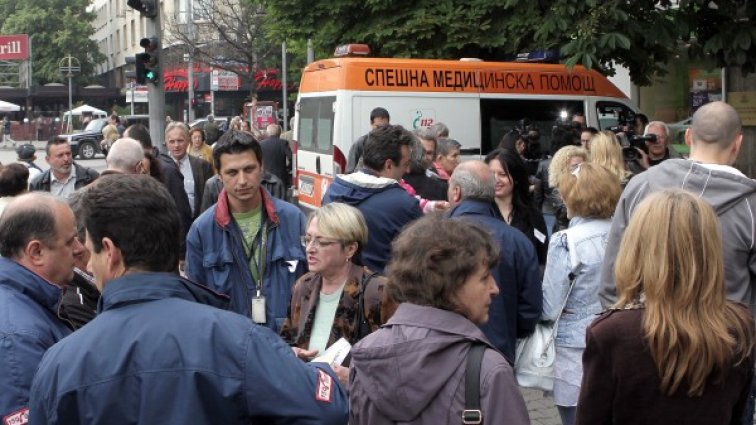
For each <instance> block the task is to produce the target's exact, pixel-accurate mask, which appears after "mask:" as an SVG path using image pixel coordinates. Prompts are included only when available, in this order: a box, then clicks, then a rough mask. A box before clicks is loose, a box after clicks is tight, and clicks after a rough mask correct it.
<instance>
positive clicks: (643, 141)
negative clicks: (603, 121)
mask: <svg viewBox="0 0 756 425" xmlns="http://www.w3.org/2000/svg"><path fill="white" fill-rule="evenodd" d="M628 138H629V146H625V144H624V143H623V146H625V147H624V149H623V150H622V153H623V155H624V156H625V165H626V168H627V169H629V170H630V171H631V172H632V173H633V174H638V173H641V172H643V171H646V170H647V169H648V168H649V167H653V166H654V165H658V164H660V163H661V162H662V161H665V160H667V159H670V158H681V156H680V154H679V153H678V152H677V151H676V150H674V149H673V148H671V147H669V146H667V141H668V140H669V128H668V127H667V124H665V123H663V122H661V121H651V122H650V123H648V125H646V129H645V131H644V132H643V136H634V135H632V134H631V135H629V137H628ZM631 149H633V150H634V151H635V152H633V151H632V150H631ZM636 152H637V153H636Z"/></svg>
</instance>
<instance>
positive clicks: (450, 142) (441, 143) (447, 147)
mask: <svg viewBox="0 0 756 425" xmlns="http://www.w3.org/2000/svg"><path fill="white" fill-rule="evenodd" d="M461 147H462V144H461V143H459V142H458V141H456V140H454V139H449V138H443V137H439V139H438V142H437V143H436V156H438V155H442V156H446V155H449V154H450V153H451V151H453V150H456V149H459V148H461Z"/></svg>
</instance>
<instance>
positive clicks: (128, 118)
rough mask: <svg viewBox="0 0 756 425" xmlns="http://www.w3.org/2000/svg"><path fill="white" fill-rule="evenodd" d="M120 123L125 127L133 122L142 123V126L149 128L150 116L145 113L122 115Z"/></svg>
mask: <svg viewBox="0 0 756 425" xmlns="http://www.w3.org/2000/svg"><path fill="white" fill-rule="evenodd" d="M121 123H122V124H123V125H124V126H125V127H127V128H128V127H129V126H130V125H134V124H142V125H143V126H145V127H147V128H150V116H149V115H147V114H141V115H124V116H122V117H121Z"/></svg>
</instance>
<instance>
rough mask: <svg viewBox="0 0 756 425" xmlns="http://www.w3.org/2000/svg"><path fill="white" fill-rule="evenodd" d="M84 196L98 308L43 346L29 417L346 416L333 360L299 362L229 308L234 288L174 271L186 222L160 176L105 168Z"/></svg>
mask: <svg viewBox="0 0 756 425" xmlns="http://www.w3.org/2000/svg"><path fill="white" fill-rule="evenodd" d="M82 205H83V210H84V221H85V223H86V229H87V247H88V248H89V249H90V251H91V253H92V258H91V260H90V269H91V270H92V271H93V272H94V277H95V282H96V283H97V285H98V287H100V288H102V300H101V302H100V314H99V315H98V316H97V317H96V318H95V319H94V320H93V321H92V322H90V323H89V324H88V325H87V326H85V327H83V328H82V329H80V330H78V331H77V332H75V333H74V334H72V335H71V337H70V338H67V339H65V340H64V341H62V342H60V343H59V344H57V345H55V346H54V347H53V348H51V349H50V350H49V351H48V352H47V354H46V355H45V357H44V359H43V360H42V362H41V364H40V366H39V371H38V372H37V375H36V377H35V380H34V383H33V384H32V389H31V414H30V418H29V419H30V422H32V423H39V424H61V425H62V424H71V423H78V422H81V421H82V418H86V422H90V423H102V424H109V425H120V424H132V423H156V424H157V423H159V424H190V423H191V424H200V425H202V424H249V423H261V422H265V423H268V422H274V423H278V422H286V423H312V424H343V423H345V422H346V414H347V403H346V395H345V392H344V391H343V390H342V388H341V386H340V385H339V383H338V379H336V376H335V374H334V373H333V371H332V370H331V369H330V368H329V367H328V366H326V365H325V364H322V363H321V364H315V363H309V364H308V363H303V362H302V361H300V360H299V359H297V358H296V357H295V356H294V354H293V352H292V351H291V349H290V348H289V347H288V346H287V345H286V344H285V343H284V342H283V341H282V340H281V339H280V338H279V337H278V336H277V335H275V334H274V333H273V332H271V331H270V330H269V329H265V328H263V327H261V326H257V325H255V324H253V323H251V322H250V321H249V320H248V319H246V318H244V317H242V316H239V315H237V314H234V313H231V312H228V311H224V310H222V309H224V308H225V307H227V304H228V298H226V297H224V296H222V295H219V294H217V293H214V292H212V291H210V290H209V289H208V288H206V287H203V286H200V285H197V284H195V283H193V282H191V281H188V280H186V279H183V278H181V277H180V276H178V274H177V273H176V272H177V268H178V267H177V266H178V258H179V251H178V247H177V246H176V239H177V238H178V235H179V220H178V215H177V214H176V211H175V208H174V207H173V205H174V204H173V200H172V199H171V198H170V195H168V192H167V191H166V190H165V188H164V187H163V186H162V185H161V184H160V183H158V182H157V181H155V180H154V179H152V178H150V177H148V176H144V175H120V176H115V175H113V176H105V177H103V178H102V179H101V180H100V181H99V182H97V183H96V184H94V185H92V186H91V187H89V188H87V189H86V190H85V193H84V195H83V199H82ZM82 353H85V354H82Z"/></svg>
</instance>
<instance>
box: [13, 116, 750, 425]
mask: <svg viewBox="0 0 756 425" xmlns="http://www.w3.org/2000/svg"><path fill="white" fill-rule="evenodd" d="M576 118H578V121H577V122H578V124H576V127H575V128H576V129H577V130H578V131H574V132H571V133H569V134H572V136H564V137H563V138H562V139H560V141H559V143H557V144H556V145H555V146H554V149H553V151H552V153H553V155H549V156H548V157H547V158H546V159H544V160H542V161H540V162H533V160H532V159H531V158H527V155H526V154H527V152H529V150H531V149H540V147H535V146H532V145H531V143H535V142H534V141H535V140H537V137H531V135H530V133H533V132H537V129H534V128H532V127H531V126H528V125H527V124H526V123H523V124H522V125H521V126H520V128H519V129H515V130H513V131H510V132H507V133H506V134H505V135H504V137H503V139H502V140H501V144H500V146H499V147H498V148H497V149H495V150H494V151H492V152H490V153H489V154H488V155H486V156H485V158H484V160H478V159H467V160H462V158H461V156H460V149H461V146H462V145H461V143H459V142H458V141H457V140H454V139H452V138H450V129H449V128H447V127H446V126H445V125H443V124H440V123H438V124H436V125H434V126H433V127H431V128H428V129H420V130H417V131H414V132H410V131H408V130H406V129H404V128H402V127H401V126H398V125H392V124H391V122H390V115H389V112H388V111H387V110H386V109H384V108H376V109H375V110H373V111H372V113H371V115H370V124H371V130H370V132H369V133H368V134H366V135H365V136H363V137H360V138H359V139H358V140H357V141H356V142H355V143H354V145H353V149H352V151H351V152H350V153H349V158H348V164H347V167H346V170H345V171H346V173H345V174H340V175H338V176H336V177H335V178H334V180H333V182H332V184H330V186H329V187H328V189H327V190H326V191H325V193H324V194H323V207H321V208H320V209H318V210H316V211H314V212H312V213H311V214H310V215H309V216H305V214H304V213H303V212H302V211H301V210H300V209H299V208H297V207H296V206H294V205H292V204H291V203H289V202H287V199H288V198H287V196H288V194H289V192H288V191H287V189H288V188H289V186H290V185H291V182H292V176H291V161H292V156H291V148H290V146H289V142H288V141H287V140H285V139H282V138H281V129H280V127H279V126H277V125H270V126H268V128H267V129H266V130H267V131H266V135H265V136H264V137H260V136H256V135H254V134H252V133H251V132H249V131H247V130H245V129H243V128H241V127H239V128H236V127H233V126H231V128H229V129H228V130H226V131H225V132H220V131H217V130H218V129H217V128H215V129H214V127H213V125H211V124H214V123H213V121H212V120H208V121H209V123H208V126H209V128H208V126H206V127H205V129H204V130H203V129H189V127H188V126H187V125H186V124H184V123H181V122H176V121H174V122H171V123H169V124H168V125H167V127H166V130H165V137H164V139H163V140H161V141H153V140H151V138H150V135H149V131H148V130H147V129H146V128H145V127H144V126H142V125H139V124H136V125H132V126H130V127H128V128H126V129H125V130H124V131H123V134H122V136H117V137H116V138H115V140H113V141H112V144H111V145H110V146H109V148H108V155H107V159H106V164H107V169H106V170H105V171H103V172H102V173H97V172H96V171H94V170H92V169H89V168H87V167H84V166H81V165H79V164H76V163H75V162H74V161H73V159H72V155H71V148H70V146H68V142H67V141H66V139H61V138H55V137H54V138H52V139H50V141H49V142H48V144H47V146H46V148H45V160H46V162H47V163H48V165H49V169H47V170H45V171H42V170H40V169H38V167H37V168H35V164H34V160H35V150H34V148H33V146H31V148H30V147H29V146H27V145H20V146H18V147H17V153H18V157H19V162H18V163H14V164H5V165H2V166H0V208H1V209H0V256H1V257H0V418H2V421H3V422H2V423H3V424H25V423H32V424H71V423H107V424H126V423H140V424H152V423H155V424H158V423H160V424H165V423H176V424H178V423H198V424H204V423H207V424H210V423H224V424H234V423H240V424H241V423H268V422H272V423H302V424H346V423H352V424H393V423H414V424H439V423H459V422H460V421H461V422H463V423H512V424H528V423H530V420H529V417H528V411H527V408H526V406H525V402H524V400H523V397H522V395H521V393H520V391H519V388H518V381H517V378H516V371H517V368H518V358H517V353H518V349H517V346H518V341H519V340H522V339H524V338H528V337H529V336H530V335H531V334H532V333H533V331H534V329H535V328H536V326H537V325H538V324H539V323H545V322H556V321H557V320H558V325H557V326H556V328H555V332H554V340H553V344H554V346H555V360H554V370H553V380H554V385H553V392H552V394H551V396H552V397H553V400H554V403H555V404H556V406H557V409H558V412H559V414H560V417H561V420H562V423H563V424H565V425H572V424H604V423H617V424H625V423H627V424H666V423H676V422H680V423H691V424H699V423H700V424H714V423H721V424H741V423H743V424H745V423H751V422H752V418H753V409H754V407H753V401H754V392H755V391H754V379H753V377H754V361H755V359H754V324H753V315H754V312H756V288H754V285H753V283H754V276H756V260H755V259H756V244H755V243H754V238H756V227H755V226H756V225H755V224H754V220H753V217H754V213H755V212H756V211H754V209H755V208H756V182H754V181H753V180H751V179H749V178H747V177H746V176H744V175H743V174H742V173H740V172H739V171H738V170H737V169H735V168H734V167H733V164H734V162H735V159H736V158H737V156H738V153H739V151H740V147H741V144H742V138H743V137H742V125H741V122H740V118H739V117H738V115H737V113H736V112H735V110H734V109H733V108H732V107H730V106H729V105H727V104H726V103H723V102H714V103H710V104H707V105H705V106H703V107H701V108H700V109H698V111H697V112H696V113H695V115H694V116H693V118H692V124H691V127H690V129H689V130H688V131H687V133H686V142H687V143H688V144H689V145H690V148H691V153H690V157H689V158H688V159H681V158H679V159H678V158H675V157H674V155H671V154H670V153H669V151H668V149H669V148H668V147H667V146H666V140H667V136H668V134H667V130H666V127H665V126H664V125H663V124H661V123H659V122H655V121H652V122H650V123H647V125H646V126H645V127H644V128H643V129H642V130H640V129H638V130H636V131H638V132H641V131H642V132H643V134H654V135H655V137H653V138H649V139H648V140H647V141H646V143H647V144H648V146H647V151H648V152H647V153H646V152H645V151H644V152H643V154H640V153H639V155H638V158H640V159H636V160H635V161H636V162H638V161H639V164H640V169H639V168H637V167H636V166H638V164H635V165H634V166H631V165H629V164H628V161H627V158H626V157H623V148H622V146H621V144H620V142H619V139H618V136H617V135H615V133H614V132H611V131H596V130H593V129H591V128H584V127H582V126H584V117H583V116H576ZM580 118H582V119H583V121H582V123H581V122H580V120H579V119H580ZM581 125H582V126H581ZM216 127H217V125H216ZM221 133H222V134H221ZM116 134H118V133H117V132H116ZM565 134H567V133H565ZM621 137H622V136H621V135H620V138H621ZM153 142H154V143H153ZM211 145H212V146H211ZM156 146H165V150H160V149H157V148H156ZM633 170H634V171H633Z"/></svg>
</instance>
